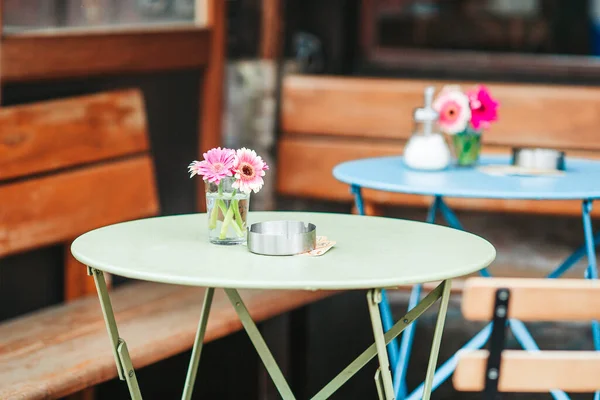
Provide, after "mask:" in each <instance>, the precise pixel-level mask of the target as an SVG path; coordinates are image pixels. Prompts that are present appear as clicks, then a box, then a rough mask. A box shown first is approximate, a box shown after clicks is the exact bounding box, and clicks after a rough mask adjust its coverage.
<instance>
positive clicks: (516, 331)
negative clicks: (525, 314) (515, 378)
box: [508, 318, 569, 400]
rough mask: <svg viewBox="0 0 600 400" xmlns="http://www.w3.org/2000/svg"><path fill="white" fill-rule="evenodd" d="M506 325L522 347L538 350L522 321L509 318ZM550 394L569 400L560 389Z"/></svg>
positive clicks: (559, 399)
mask: <svg viewBox="0 0 600 400" xmlns="http://www.w3.org/2000/svg"><path fill="white" fill-rule="evenodd" d="M508 325H509V327H510V330H511V331H512V332H513V335H514V336H515V339H517V341H518V342H519V344H520V345H521V347H522V348H523V349H525V350H528V351H540V348H539V346H538V345H537V343H536V342H535V340H534V339H533V336H531V333H529V330H528V329H527V327H526V326H525V324H524V323H523V322H521V321H519V320H518V319H513V318H511V319H509V320H508ZM550 394H552V397H554V398H555V399H557V400H569V396H567V394H566V393H565V392H563V391H562V390H552V391H551V392H550Z"/></svg>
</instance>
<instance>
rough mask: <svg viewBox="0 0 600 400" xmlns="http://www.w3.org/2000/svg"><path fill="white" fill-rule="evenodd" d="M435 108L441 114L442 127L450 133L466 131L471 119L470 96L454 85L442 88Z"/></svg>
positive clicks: (440, 123) (439, 121)
mask: <svg viewBox="0 0 600 400" xmlns="http://www.w3.org/2000/svg"><path fill="white" fill-rule="evenodd" d="M433 108H434V109H435V111H437V112H438V114H439V120H438V123H439V125H440V128H441V129H442V131H444V132H446V133H448V134H450V135H455V134H457V133H460V132H462V131H464V130H465V129H466V128H467V125H468V123H469V120H470V119H471V109H470V107H469V98H468V97H467V96H466V95H465V94H464V93H463V92H461V91H460V89H458V88H456V87H454V86H448V87H445V88H444V89H442V91H441V93H440V94H439V96H438V97H437V98H436V99H435V101H434V102H433Z"/></svg>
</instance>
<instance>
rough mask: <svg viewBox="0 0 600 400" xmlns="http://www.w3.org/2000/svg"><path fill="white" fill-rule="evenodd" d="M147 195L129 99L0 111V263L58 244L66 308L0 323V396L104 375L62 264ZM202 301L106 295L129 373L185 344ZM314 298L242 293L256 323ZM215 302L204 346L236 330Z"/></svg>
mask: <svg viewBox="0 0 600 400" xmlns="http://www.w3.org/2000/svg"><path fill="white" fill-rule="evenodd" d="M182 173H183V172H182ZM156 192H157V191H156V184H155V177H154V167H153V161H152V157H151V156H150V144H149V139H148V133H147V126H146V116H145V111H144V104H143V99H142V95H141V94H140V93H139V92H138V91H136V90H129V91H121V92H114V93H103V94H96V95H91V96H85V97H80V98H72V99H65V100H56V101H49V102H44V103H38V104H30V105H23V106H17V107H9V108H1V109H0V257H5V256H8V255H12V254H16V253H21V252H25V251H28V250H31V249H34V248H38V247H41V246H47V245H61V244H64V246H65V255H66V263H65V300H68V301H71V302H70V303H68V304H62V305H58V306H54V307H50V308H48V309H44V310H41V311H38V312H35V313H32V314H30V315H26V316H23V317H19V318H16V319H14V320H11V321H7V322H5V323H2V324H0V399H12V398H23V399H40V398H44V399H48V398H59V397H63V396H67V395H69V394H72V393H75V392H77V391H79V390H82V389H85V388H88V387H90V386H93V385H95V384H97V383H100V382H104V381H106V380H109V379H112V378H114V377H116V375H117V370H116V366H115V365H114V358H113V356H112V352H111V351H110V342H109V339H108V335H107V334H106V328H105V326H104V321H103V319H102V313H101V310H100V303H99V302H98V299H97V298H96V297H95V296H94V297H85V298H81V297H82V296H84V295H87V294H93V293H95V286H94V282H93V279H92V278H91V277H89V276H87V273H86V268H85V267H84V266H83V265H81V264H79V263H78V262H76V261H75V260H74V259H73V258H72V257H71V256H70V251H69V247H70V242H71V241H72V240H73V239H74V238H75V237H77V236H78V235H80V234H82V233H84V232H86V231H89V230H92V229H95V228H98V227H100V226H104V225H108V224H113V223H117V222H121V221H126V220H132V219H137V218H142V217H148V216H153V215H157V214H158V210H159V208H158V198H157V193H156ZM202 295H203V293H202V290H201V289H194V288H182V287H176V286H166V285H158V284H152V283H133V284H131V283H130V284H127V285H124V287H122V288H118V289H116V290H115V291H114V292H113V295H112V296H113V304H114V307H115V311H116V314H117V320H118V323H119V327H120V328H121V329H122V333H123V337H124V338H126V339H127V341H128V343H129V347H130V351H131V354H132V358H133V363H134V365H135V366H136V367H142V366H145V365H148V364H150V363H153V362H156V361H158V360H161V359H164V358H166V357H169V356H172V355H174V354H177V353H180V352H182V351H184V350H186V349H188V348H190V347H191V345H192V342H193V338H194V334H195V331H196V327H197V324H198V318H199V315H200V307H201V300H202ZM326 295H327V293H324V292H323V293H321V292H294V291H289V292H277V291H265V292H260V291H255V292H246V293H245V296H246V301H247V302H248V305H249V309H250V312H251V313H252V314H253V316H254V317H255V318H256V319H257V321H262V320H265V319H267V318H269V317H272V316H274V315H277V314H280V313H282V312H285V311H289V310H292V309H294V308H297V307H300V306H302V305H305V304H307V303H309V302H312V301H315V300H317V299H319V298H321V297H323V296H326ZM219 296H221V295H219ZM215 301H216V303H215V305H214V307H215V308H214V309H213V312H211V319H210V321H209V328H208V332H207V340H214V339H216V338H219V337H223V336H226V335H228V334H230V333H232V332H235V331H237V330H239V329H240V327H241V325H240V323H239V322H238V319H237V316H236V314H235V312H234V310H232V309H231V308H230V306H229V304H228V303H227V301H226V300H225V298H224V297H217V298H216V299H215ZM226 303H227V304H226ZM148 332H153V335H148V334H147V333H148ZM86 398H89V397H86Z"/></svg>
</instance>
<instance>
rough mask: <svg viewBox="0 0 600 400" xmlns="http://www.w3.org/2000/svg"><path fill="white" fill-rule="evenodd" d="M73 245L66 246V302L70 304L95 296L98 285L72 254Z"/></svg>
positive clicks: (69, 243)
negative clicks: (70, 302) (82, 298)
mask: <svg viewBox="0 0 600 400" xmlns="http://www.w3.org/2000/svg"><path fill="white" fill-rule="evenodd" d="M71 243H72V241H69V242H68V244H67V246H65V261H64V264H65V268H64V290H63V292H64V301H66V302H69V301H73V300H76V299H78V298H80V297H84V296H90V295H94V294H95V293H96V285H95V284H94V280H93V279H90V278H89V276H88V275H87V271H86V269H85V266H84V265H83V264H82V263H80V262H79V261H77V260H76V259H75V257H73V255H72V254H71Z"/></svg>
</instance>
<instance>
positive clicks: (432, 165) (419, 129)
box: [404, 86, 451, 171]
mask: <svg viewBox="0 0 600 400" xmlns="http://www.w3.org/2000/svg"><path fill="white" fill-rule="evenodd" d="M434 92H435V89H434V88H433V86H429V87H427V88H425V106H424V107H423V108H417V109H416V110H415V113H414V121H415V128H414V131H413V134H412V136H411V137H410V139H408V142H407V143H406V146H405V148H404V163H405V164H406V165H407V166H408V167H409V168H412V169H416V170H423V171H439V170H442V169H445V168H447V167H448V165H450V162H451V155H450V149H449V148H448V144H447V143H446V140H445V138H444V135H442V133H441V132H440V131H439V128H438V124H437V121H438V118H439V115H438V113H437V112H436V111H435V110H434V109H433V107H432V103H433V94H434Z"/></svg>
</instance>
